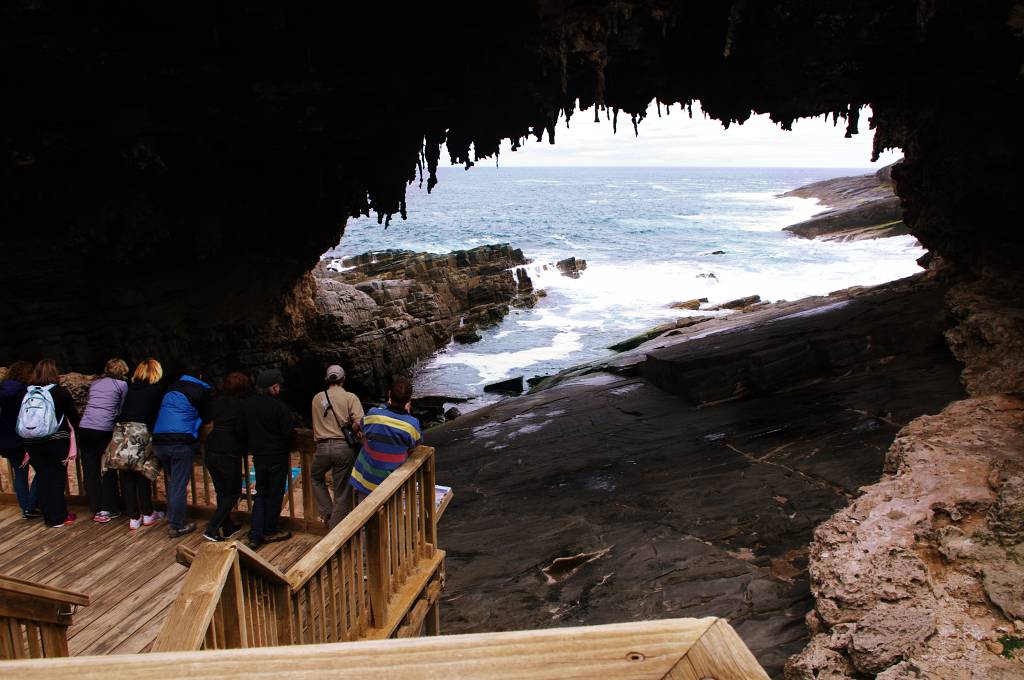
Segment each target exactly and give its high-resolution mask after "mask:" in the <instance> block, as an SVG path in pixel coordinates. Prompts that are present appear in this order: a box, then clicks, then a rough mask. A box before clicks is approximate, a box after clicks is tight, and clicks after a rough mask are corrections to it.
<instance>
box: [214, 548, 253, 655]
mask: <svg viewBox="0 0 1024 680" xmlns="http://www.w3.org/2000/svg"><path fill="white" fill-rule="evenodd" d="M231 552H232V553H234V559H233V560H232V561H231V571H230V572H229V573H228V578H227V581H225V582H224V590H223V591H221V596H220V601H221V607H222V608H223V610H224V646H225V647H227V648H228V649H245V648H246V647H248V646H249V631H248V630H247V629H246V626H245V598H244V597H243V595H242V567H241V565H240V564H239V562H238V551H237V550H232V551H231Z"/></svg>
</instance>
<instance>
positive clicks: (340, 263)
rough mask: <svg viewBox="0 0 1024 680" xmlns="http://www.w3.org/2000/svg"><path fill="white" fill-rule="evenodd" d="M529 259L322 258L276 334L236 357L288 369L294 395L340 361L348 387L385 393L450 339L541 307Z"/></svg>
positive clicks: (511, 251)
mask: <svg viewBox="0 0 1024 680" xmlns="http://www.w3.org/2000/svg"><path fill="white" fill-rule="evenodd" d="M526 263H527V260H526V258H525V257H524V256H523V253H522V251H521V250H518V249H515V248H512V247H511V246H509V245H508V244H496V245H487V246H480V247H478V248H473V249H471V250H460V251H455V252H452V253H448V254H444V255H435V254H430V253H415V252H411V251H397V250H391V251H382V252H376V253H365V254H363V255H358V256H355V257H352V258H345V259H343V260H342V259H339V260H333V261H332V260H322V261H321V262H320V263H319V264H318V265H317V267H316V268H315V269H314V270H313V271H312V272H311V273H310V274H308V275H307V276H306V278H305V279H304V280H303V282H302V283H301V284H300V285H299V286H298V287H296V289H295V290H294V291H293V292H292V294H291V296H290V298H289V299H288V300H287V301H286V304H285V306H284V311H283V312H282V313H280V314H279V315H277V316H276V317H275V318H274V319H273V320H272V321H271V323H270V324H269V329H268V328H263V329H259V331H258V332H254V334H253V336H252V339H251V343H252V344H251V346H248V347H246V346H243V347H239V348H234V352H235V353H236V356H238V357H239V358H240V359H242V363H243V364H244V365H245V366H247V367H248V369H249V370H257V369H259V368H261V367H263V366H274V367H280V368H282V369H283V371H284V374H285V378H286V380H287V381H288V383H289V386H290V390H289V391H290V392H291V393H292V394H295V395H303V397H304V395H306V394H311V393H312V392H314V391H316V390H317V389H320V388H321V387H322V371H323V366H325V365H327V364H332V363H340V364H341V365H342V366H343V367H344V368H345V370H346V372H347V374H348V385H349V387H350V389H352V390H354V391H356V392H357V393H359V394H361V395H363V396H366V397H376V396H380V395H382V394H383V393H384V390H385V388H386V384H387V381H388V378H389V376H390V375H391V374H393V373H396V372H403V371H407V370H408V369H409V367H411V366H413V365H414V364H415V363H416V362H417V361H419V360H421V359H424V358H426V357H429V356H430V355H431V354H433V353H434V352H436V351H437V350H438V349H440V348H442V347H444V346H445V345H447V344H448V343H449V342H451V341H452V338H453V335H459V334H460V333H466V332H467V330H468V331H473V330H475V329H478V328H484V327H486V326H489V325H493V324H496V323H498V322H500V321H501V319H502V318H504V317H505V315H507V314H508V313H509V310H510V308H511V307H514V306H522V307H529V306H533V305H534V304H536V302H537V300H538V299H539V298H540V297H541V296H542V295H543V292H542V291H535V290H534V289H533V283H532V281H531V280H530V277H529V276H528V275H527V273H526V270H525V269H524V268H523V265H525V264H526ZM298 406H302V408H303V409H304V408H305V405H304V402H303V403H297V404H296V407H298Z"/></svg>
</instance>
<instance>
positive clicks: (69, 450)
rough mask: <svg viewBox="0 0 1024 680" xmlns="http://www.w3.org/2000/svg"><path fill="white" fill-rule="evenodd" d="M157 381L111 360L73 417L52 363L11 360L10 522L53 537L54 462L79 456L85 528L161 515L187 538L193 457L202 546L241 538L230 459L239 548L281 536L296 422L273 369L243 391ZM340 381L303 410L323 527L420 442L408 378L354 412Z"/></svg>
mask: <svg viewBox="0 0 1024 680" xmlns="http://www.w3.org/2000/svg"><path fill="white" fill-rule="evenodd" d="M163 377H164V375H163V367H162V366H161V365H160V362H158V361H157V360H156V359H152V358H150V359H145V360H143V361H142V362H140V363H139V364H138V366H137V367H136V368H135V370H134V372H132V373H131V378H130V381H129V368H128V364H127V363H126V362H125V361H124V360H122V359H117V358H115V359H111V360H110V361H108V362H107V363H106V366H105V367H104V370H103V374H102V376H101V377H99V378H98V379H97V380H95V381H93V383H92V384H91V385H90V386H89V393H88V398H87V400H86V405H85V408H84V410H83V412H82V413H81V416H80V415H79V413H78V408H77V406H76V404H75V400H74V398H73V397H72V395H71V393H70V392H69V391H68V390H67V388H65V387H63V386H61V384H60V381H59V372H58V367H57V363H56V362H55V361H54V360H52V359H45V360H42V361H39V362H38V363H36V364H35V365H34V366H33V365H32V364H29V363H27V362H24V361H18V362H14V363H13V364H11V366H10V367H9V368H8V370H7V374H6V376H5V378H4V380H3V381H2V382H0V452H2V453H3V455H4V457H5V458H7V460H8V461H9V462H10V467H11V469H12V470H13V474H14V480H13V482H14V489H15V494H16V496H17V499H18V504H19V506H20V507H21V512H22V516H23V517H25V518H26V519H31V518H38V517H42V519H43V521H44V522H45V523H46V525H47V526H49V527H54V528H58V527H64V526H67V525H70V524H72V523H73V522H74V521H75V515H74V514H73V513H69V512H68V507H67V503H66V499H65V495H64V488H65V481H66V479H67V465H69V464H73V461H74V459H75V458H76V457H77V456H79V455H80V456H81V463H82V465H81V470H82V479H81V486H82V487H83V490H84V492H85V496H86V499H87V501H88V505H89V509H90V511H91V512H92V520H93V521H94V522H98V523H104V524H105V523H108V522H110V521H111V520H113V519H115V518H117V517H119V516H120V515H121V514H122V513H124V514H127V516H128V529H129V530H130V531H133V532H134V531H137V530H139V529H140V528H142V527H149V526H153V525H154V524H158V523H160V522H161V521H163V520H165V519H166V522H167V525H168V533H169V535H170V536H171V537H172V538H177V537H179V536H184V535H186V534H189V533H191V532H193V531H195V530H196V526H195V524H194V523H193V522H191V521H189V520H188V518H187V516H186V515H187V513H186V511H187V492H188V484H189V481H190V480H191V479H192V478H193V465H194V461H195V459H196V456H197V455H198V454H199V453H200V450H202V451H203V454H204V455H203V458H204V460H203V462H204V464H205V466H206V469H207V470H208V471H209V474H210V478H211V479H212V480H213V485H214V489H215V493H216V504H217V505H216V509H215V510H214V512H213V514H212V516H211V517H210V520H209V522H208V523H207V525H206V529H205V530H204V532H203V537H204V538H206V539H207V540H210V541H224V540H227V539H229V538H232V537H234V536H235V534H237V533H239V532H240V531H241V529H242V527H241V526H239V525H238V524H236V523H235V522H234V520H233V519H232V517H231V512H232V510H234V509H235V506H236V505H237V504H238V501H239V499H240V498H241V496H242V492H243V489H244V488H246V487H247V485H248V481H249V480H243V479H242V470H243V464H242V463H243V459H244V458H245V456H246V455H250V456H251V457H252V467H253V470H254V472H255V493H254V497H255V498H254V500H253V503H252V507H251V516H250V520H251V522H250V528H249V533H248V538H247V541H246V542H247V544H248V545H249V547H251V548H253V549H256V548H259V547H260V546H261V545H263V544H264V543H269V542H273V541H282V540H285V539H288V538H290V537H291V533H290V532H289V531H287V530H285V529H283V528H281V527H280V526H279V523H280V516H281V507H282V503H283V500H284V496H285V493H286V491H287V487H288V484H290V483H291V478H292V466H291V452H292V450H293V449H294V443H295V425H296V423H295V417H294V414H293V413H292V412H291V410H290V409H289V408H288V407H287V406H286V405H285V404H284V403H283V402H282V401H281V400H280V399H279V397H280V395H281V390H282V389H283V385H284V378H283V376H282V374H281V372H280V371H278V370H276V369H267V370H263V371H260V372H259V374H258V375H257V377H256V382H255V385H254V384H253V382H252V380H251V379H250V378H249V376H248V375H246V374H244V373H241V372H232V373H229V374H228V375H227V376H225V377H224V379H223V381H222V383H221V385H220V388H219V389H214V388H213V387H212V386H211V385H210V384H209V383H208V382H206V381H205V380H204V379H203V375H202V374H201V373H199V372H197V371H191V372H185V373H184V374H182V375H181V376H180V377H179V378H178V379H177V380H176V381H174V382H172V383H170V384H165V382H164V380H163ZM344 384H345V371H344V369H342V367H341V366H338V365H332V366H329V367H328V368H327V371H326V375H325V389H324V390H323V391H321V392H319V393H317V394H316V395H314V397H313V400H312V413H311V416H312V418H311V420H312V428H313V438H314V441H315V443H316V450H315V453H314V456H313V464H312V470H311V478H312V483H313V489H312V492H313V495H314V498H315V501H316V506H317V511H318V513H319V515H320V518H321V519H322V520H323V522H324V523H325V524H326V525H327V526H328V527H329V528H334V527H335V526H337V525H338V523H340V522H341V520H342V519H344V517H345V515H347V514H348V512H349V511H351V509H352V507H354V505H355V504H356V503H358V502H359V500H361V499H362V498H363V497H365V496H366V495H368V494H369V493H371V492H372V491H373V490H374V489H375V488H376V487H377V485H378V484H380V483H381V482H382V481H384V479H385V478H387V476H388V475H389V474H390V473H391V472H392V471H394V470H395V469H397V468H398V467H399V466H400V465H401V464H402V463H403V462H404V461H405V460H406V458H407V457H408V455H409V453H410V452H411V451H412V449H414V448H415V447H416V446H417V445H418V444H419V442H420V439H421V434H420V423H419V421H418V420H417V419H416V418H415V417H413V416H412V415H411V413H410V410H411V398H412V383H411V382H410V381H409V380H408V378H405V377H404V376H395V377H394V378H392V380H391V384H390V387H389V388H388V393H387V401H386V403H384V404H382V405H381V406H379V407H376V408H372V409H370V410H369V412H367V413H365V414H364V412H363V407H362V404H361V403H360V401H359V399H358V398H356V396H355V395H354V394H352V393H351V392H348V391H347V390H345V388H344ZM30 469H31V470H32V471H33V472H34V474H33V475H31V481H30V474H29V470H30ZM161 471H163V473H164V475H165V477H166V479H167V487H166V488H167V498H166V506H167V512H166V515H164V513H162V512H159V511H157V510H155V509H154V503H153V482H154V481H155V480H156V479H157V477H158V476H159V474H160V472H161ZM328 473H329V474H330V477H331V481H332V486H333V489H329V488H328V483H327V475H328ZM332 491H333V493H332Z"/></svg>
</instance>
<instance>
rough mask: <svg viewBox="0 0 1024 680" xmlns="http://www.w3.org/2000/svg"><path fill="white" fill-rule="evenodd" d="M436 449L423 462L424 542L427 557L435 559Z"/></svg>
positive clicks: (431, 450)
mask: <svg viewBox="0 0 1024 680" xmlns="http://www.w3.org/2000/svg"><path fill="white" fill-rule="evenodd" d="M435 483H436V482H435V478H434V449H430V455H429V456H427V459H426V460H425V461H423V486H424V487H425V488H424V489H423V524H424V527H423V528H424V530H425V532H426V533H425V535H424V537H423V540H424V541H425V543H426V545H425V546H424V550H425V551H426V555H425V557H433V556H434V550H435V549H437V517H436V512H435V510H436V508H435V507H434V484H435Z"/></svg>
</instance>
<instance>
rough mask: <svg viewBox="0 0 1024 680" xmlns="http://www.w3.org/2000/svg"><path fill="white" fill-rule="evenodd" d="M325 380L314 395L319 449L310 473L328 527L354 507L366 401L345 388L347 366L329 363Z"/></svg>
mask: <svg viewBox="0 0 1024 680" xmlns="http://www.w3.org/2000/svg"><path fill="white" fill-rule="evenodd" d="M324 381H325V382H326V383H327V387H326V388H325V389H324V390H323V391H322V392H317V393H316V395H314V397H313V404H312V416H313V417H312V422H313V441H315V442H316V452H315V453H314V455H313V467H312V470H311V471H310V473H311V478H312V480H313V496H314V497H315V498H316V507H317V512H318V513H319V514H320V519H322V520H323V521H324V522H325V523H326V524H327V526H328V528H330V529H333V528H334V527H336V526H338V524H339V523H340V522H341V520H342V519H344V518H345V515H347V514H348V512H349V510H351V509H352V487H351V486H350V485H349V483H348V476H349V474H350V473H351V472H352V464H353V463H354V462H355V457H356V450H357V449H358V447H359V444H358V439H356V437H357V433H358V432H359V429H360V427H361V424H360V421H362V419H363V405H362V404H360V403H359V399H358V398H357V397H356V395H354V394H352V393H351V392H348V391H347V390H346V389H345V369H343V368H342V367H341V366H338V365H333V366H328V367H327V375H326V376H325V377H324ZM328 472H330V473H331V482H332V486H333V487H334V500H333V501H332V500H331V493H330V491H328V490H327V473H328Z"/></svg>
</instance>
